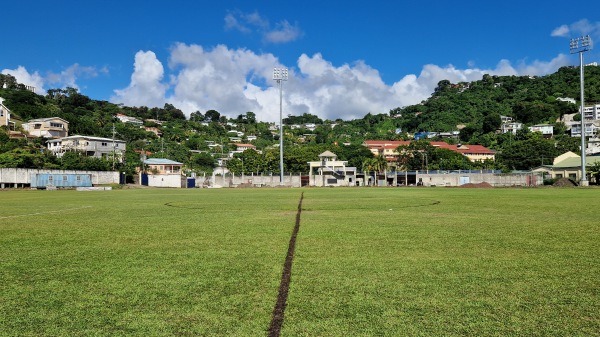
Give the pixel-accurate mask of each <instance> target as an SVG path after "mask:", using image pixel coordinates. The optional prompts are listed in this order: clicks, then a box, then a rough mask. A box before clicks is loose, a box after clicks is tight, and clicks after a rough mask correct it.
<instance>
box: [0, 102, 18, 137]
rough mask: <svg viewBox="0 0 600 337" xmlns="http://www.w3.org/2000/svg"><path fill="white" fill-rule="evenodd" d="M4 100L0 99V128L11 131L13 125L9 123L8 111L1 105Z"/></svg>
mask: <svg viewBox="0 0 600 337" xmlns="http://www.w3.org/2000/svg"><path fill="white" fill-rule="evenodd" d="M3 102H4V98H2V97H0V126H5V127H6V128H7V129H8V130H13V129H14V126H15V123H14V122H11V121H10V110H9V109H8V108H7V107H6V106H5V105H4V104H3Z"/></svg>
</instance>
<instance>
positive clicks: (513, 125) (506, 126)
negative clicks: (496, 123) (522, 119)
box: [500, 122, 523, 135]
mask: <svg viewBox="0 0 600 337" xmlns="http://www.w3.org/2000/svg"><path fill="white" fill-rule="evenodd" d="M522 128H523V123H519V122H508V123H503V124H502V125H500V132H502V133H509V132H510V133H512V134H513V135H516V134H517V131H519V130H521V129H522Z"/></svg>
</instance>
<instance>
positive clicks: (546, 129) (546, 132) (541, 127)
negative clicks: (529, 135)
mask: <svg viewBox="0 0 600 337" xmlns="http://www.w3.org/2000/svg"><path fill="white" fill-rule="evenodd" d="M529 131H531V132H540V133H541V134H542V135H543V136H544V138H551V137H552V135H553V134H554V125H552V124H537V125H532V126H530V127H529Z"/></svg>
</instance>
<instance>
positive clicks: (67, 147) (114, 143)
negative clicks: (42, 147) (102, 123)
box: [47, 135, 125, 162]
mask: <svg viewBox="0 0 600 337" xmlns="http://www.w3.org/2000/svg"><path fill="white" fill-rule="evenodd" d="M47 145H48V149H49V150H50V151H52V153H53V154H54V155H55V156H57V157H62V155H63V154H64V153H65V152H69V151H77V152H81V153H83V154H85V155H86V156H88V157H95V158H112V156H113V155H114V156H115V158H116V159H117V160H118V161H119V162H122V161H123V157H124V155H125V141H124V140H117V139H110V138H100V137H90V136H79V135H76V136H69V137H64V138H59V139H53V140H49V141H48V142H47Z"/></svg>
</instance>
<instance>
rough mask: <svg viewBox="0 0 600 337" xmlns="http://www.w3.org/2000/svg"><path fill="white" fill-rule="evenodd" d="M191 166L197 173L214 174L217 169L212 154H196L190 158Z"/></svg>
mask: <svg viewBox="0 0 600 337" xmlns="http://www.w3.org/2000/svg"><path fill="white" fill-rule="evenodd" d="M189 166H190V168H191V169H193V170H194V171H197V172H212V171H213V169H214V168H215V159H214V158H213V156H211V155H210V153H206V152H201V153H194V154H193V155H192V156H191V158H190V161H189Z"/></svg>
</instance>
